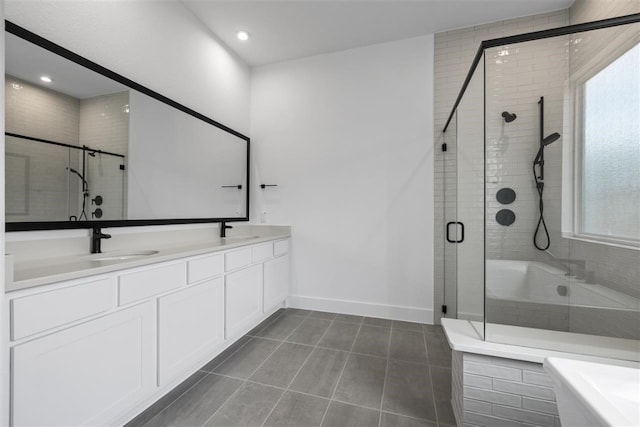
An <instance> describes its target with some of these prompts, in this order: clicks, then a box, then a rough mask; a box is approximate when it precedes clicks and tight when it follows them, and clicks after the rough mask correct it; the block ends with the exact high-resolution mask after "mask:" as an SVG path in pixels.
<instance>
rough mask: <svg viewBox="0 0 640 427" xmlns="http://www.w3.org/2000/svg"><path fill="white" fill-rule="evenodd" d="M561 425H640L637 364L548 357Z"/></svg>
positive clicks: (546, 367)
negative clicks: (615, 363)
mask: <svg viewBox="0 0 640 427" xmlns="http://www.w3.org/2000/svg"><path fill="white" fill-rule="evenodd" d="M544 369H545V370H546V371H547V372H548V373H549V376H551V379H552V380H553V383H554V390H555V393H556V400H557V402H558V410H559V412H560V422H561V423H562V427H574V426H575V427H587V426H640V365H638V366H637V367H635V368H630V367H622V366H615V365H606V364H602V363H593V362H583V361H579V360H570V359H562V358H556V357H549V358H547V359H545V361H544Z"/></svg>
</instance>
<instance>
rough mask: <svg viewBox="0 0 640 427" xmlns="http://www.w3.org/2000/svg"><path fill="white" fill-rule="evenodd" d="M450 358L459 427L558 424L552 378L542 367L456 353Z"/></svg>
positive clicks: (550, 426)
mask: <svg viewBox="0 0 640 427" xmlns="http://www.w3.org/2000/svg"><path fill="white" fill-rule="evenodd" d="M452 357H453V363H452V372H451V374H452V396H451V397H452V403H453V408H454V413H455V415H456V419H457V420H458V422H459V425H464V426H480V427H484V426H486V427H494V426H517V427H525V426H538V427H539V426H545V427H554V426H559V425H560V418H559V415H558V407H557V404H556V401H555V395H554V392H553V386H552V383H551V379H550V378H549V376H548V375H547V374H546V372H545V371H544V370H543V369H542V365H540V364H538V363H531V362H523V361H520V360H511V359H502V358H499V357H492V356H484V355H477V354H471V353H462V352H458V351H454V352H453V354H452ZM456 402H458V403H456Z"/></svg>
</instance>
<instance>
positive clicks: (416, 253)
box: [251, 36, 433, 322]
mask: <svg viewBox="0 0 640 427" xmlns="http://www.w3.org/2000/svg"><path fill="white" fill-rule="evenodd" d="M432 91H433V36H424V37H418V38H413V39H408V40H402V41H398V42H392V43H386V44H380V45H374V46H368V47H364V48H358V49H352V50H347V51H343V52H338V53H332V54H327V55H320V56H315V57H311V58H305V59H301V60H295V61H288V62H284V63H279V64H275V65H270V66H265V67H260V68H257V69H255V70H254V73H253V78H252V103H251V117H252V123H251V136H252V150H253V153H254V156H253V160H254V162H255V163H254V165H255V170H254V180H255V184H261V183H265V184H277V185H278V187H275V188H272V189H269V188H267V189H265V190H258V192H257V194H255V197H254V203H253V208H252V209H253V211H252V217H253V219H254V221H258V220H259V219H262V220H266V221H267V222H269V223H282V224H291V226H292V227H293V232H292V234H293V243H292V245H293V256H294V262H293V271H292V294H293V298H292V299H291V303H292V304H293V305H295V306H298V307H308V308H315V309H321V310H335V311H342V312H351V313H357V314H367V315H375V316H382V317H394V318H398V319H400V318H404V319H408V320H409V319H410V320H419V321H428V322H431V321H432V319H433V317H432V310H433V230H432V229H433V227H432V222H433V182H432V181H433V170H432V169H433V128H432V117H433V105H432V98H433V96H432ZM253 188H255V185H254V187H253ZM264 212H266V214H264Z"/></svg>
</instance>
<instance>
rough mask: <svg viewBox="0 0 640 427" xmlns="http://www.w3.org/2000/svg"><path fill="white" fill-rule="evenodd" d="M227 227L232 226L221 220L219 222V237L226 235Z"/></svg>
mask: <svg viewBox="0 0 640 427" xmlns="http://www.w3.org/2000/svg"><path fill="white" fill-rule="evenodd" d="M227 228H233V227H232V226H230V225H227V223H226V222H224V221H222V222H221V223H220V237H227Z"/></svg>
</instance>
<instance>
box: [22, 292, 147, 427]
mask: <svg viewBox="0 0 640 427" xmlns="http://www.w3.org/2000/svg"><path fill="white" fill-rule="evenodd" d="M155 328H156V327H155V316H154V309H153V304H152V303H151V302H146V303H143V304H140V305H136V306H133V307H129V308H126V309H123V310H119V311H116V312H114V313H111V314H108V315H105V316H103V317H99V318H97V319H94V320H91V321H88V322H86V323H81V324H79V325H77V326H73V327H70V328H68V329H64V330H62V331H59V332H55V333H53V334H50V335H47V336H45V337H42V338H38V339H35V340H32V341H28V342H25V343H23V344H19V345H16V346H14V347H13V348H12V349H11V377H12V381H11V395H12V400H11V404H12V413H11V420H12V425H13V426H81V425H84V426H87V425H107V424H109V423H111V422H112V421H113V419H114V417H115V416H117V415H118V414H119V413H121V412H122V411H123V410H125V409H127V408H129V407H131V405H132V404H135V403H136V402H138V401H140V400H141V399H142V398H144V397H145V396H147V395H148V394H150V393H151V392H152V391H153V389H154V387H155V372H156V363H155Z"/></svg>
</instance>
